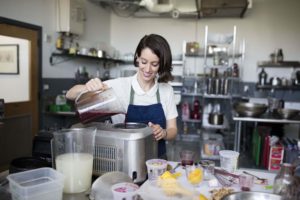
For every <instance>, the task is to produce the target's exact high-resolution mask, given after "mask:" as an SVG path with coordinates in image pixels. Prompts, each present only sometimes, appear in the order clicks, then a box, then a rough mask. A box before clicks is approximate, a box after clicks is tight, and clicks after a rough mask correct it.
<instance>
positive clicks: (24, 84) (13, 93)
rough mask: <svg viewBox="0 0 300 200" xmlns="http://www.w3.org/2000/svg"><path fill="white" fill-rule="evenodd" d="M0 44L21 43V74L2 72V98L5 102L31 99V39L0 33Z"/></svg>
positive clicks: (0, 79) (0, 94)
mask: <svg viewBox="0 0 300 200" xmlns="http://www.w3.org/2000/svg"><path fill="white" fill-rule="evenodd" d="M0 44H17V45H19V74H10V75H9V74H0V85H1V87H0V98H2V99H5V103H11V102H22V101H29V96H30V95H29V82H30V81H29V59H28V58H29V57H28V55H29V41H28V40H24V39H19V38H13V37H6V36H1V35H0Z"/></svg>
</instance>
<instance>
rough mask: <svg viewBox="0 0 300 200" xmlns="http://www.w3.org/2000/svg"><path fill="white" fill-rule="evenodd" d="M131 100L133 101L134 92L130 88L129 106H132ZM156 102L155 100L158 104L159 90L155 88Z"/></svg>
mask: <svg viewBox="0 0 300 200" xmlns="http://www.w3.org/2000/svg"><path fill="white" fill-rule="evenodd" d="M133 99H134V90H133V88H132V86H131V88H130V100H129V104H133ZM156 100H157V103H160V94H159V88H157V91H156Z"/></svg>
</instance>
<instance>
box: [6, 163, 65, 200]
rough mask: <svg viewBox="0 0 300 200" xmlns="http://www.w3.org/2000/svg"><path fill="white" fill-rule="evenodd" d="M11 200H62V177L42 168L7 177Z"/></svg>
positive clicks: (52, 170)
mask: <svg viewBox="0 0 300 200" xmlns="http://www.w3.org/2000/svg"><path fill="white" fill-rule="evenodd" d="M7 179H8V181H9V189H10V192H11V194H12V199H13V200H41V199H42V200H62V196H63V179H64V177H63V175H62V174H61V173H59V172H57V171H55V170H54V169H52V168H49V167H44V168H39V169H34V170H29V171H25V172H19V173H14V174H10V175H8V176H7Z"/></svg>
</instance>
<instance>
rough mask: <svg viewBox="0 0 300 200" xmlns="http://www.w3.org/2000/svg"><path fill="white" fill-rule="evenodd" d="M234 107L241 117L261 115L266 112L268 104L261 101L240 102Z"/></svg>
mask: <svg viewBox="0 0 300 200" xmlns="http://www.w3.org/2000/svg"><path fill="white" fill-rule="evenodd" d="M233 108H234V110H235V112H237V113H238V115H239V116H241V117H259V116H261V115H262V114H264V113H265V112H266V110H267V108H268V106H267V105H266V104H261V103H249V102H238V103H236V104H234V106H233Z"/></svg>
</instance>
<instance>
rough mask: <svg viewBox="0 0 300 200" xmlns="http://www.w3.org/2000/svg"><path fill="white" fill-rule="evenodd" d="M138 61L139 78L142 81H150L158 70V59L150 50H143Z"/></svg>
mask: <svg viewBox="0 0 300 200" xmlns="http://www.w3.org/2000/svg"><path fill="white" fill-rule="evenodd" d="M137 61H138V65H139V68H138V73H139V77H140V78H142V80H144V81H152V80H153V79H154V78H155V77H156V74H157V72H158V69H159V58H158V57H157V55H155V54H154V53H153V52H152V50H151V49H149V48H145V49H143V50H142V52H141V56H140V57H139V58H138V59H137Z"/></svg>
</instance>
